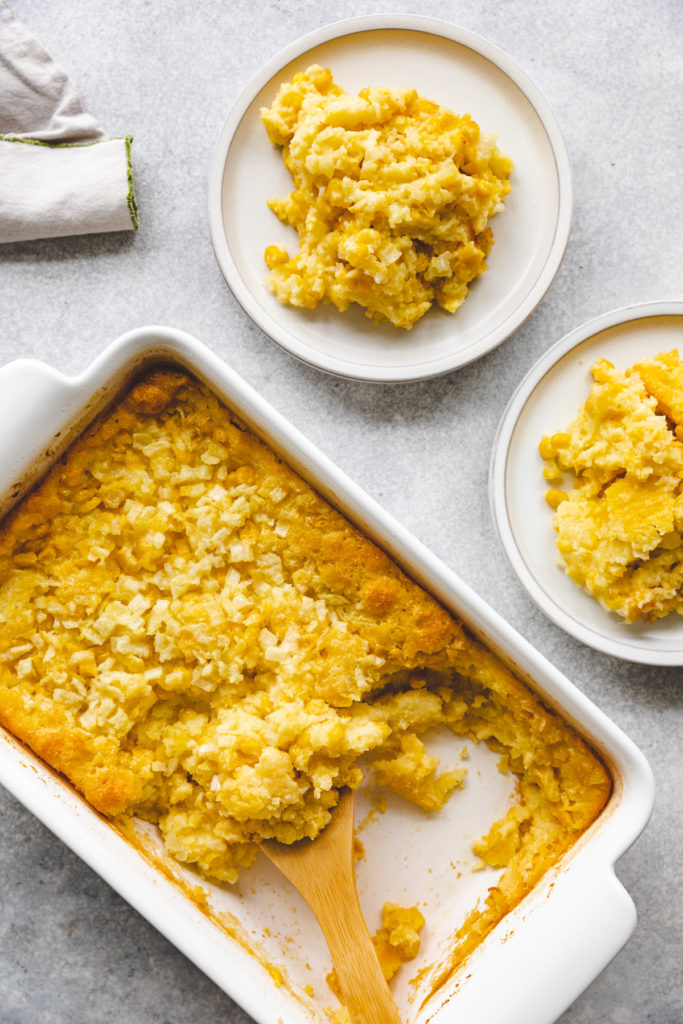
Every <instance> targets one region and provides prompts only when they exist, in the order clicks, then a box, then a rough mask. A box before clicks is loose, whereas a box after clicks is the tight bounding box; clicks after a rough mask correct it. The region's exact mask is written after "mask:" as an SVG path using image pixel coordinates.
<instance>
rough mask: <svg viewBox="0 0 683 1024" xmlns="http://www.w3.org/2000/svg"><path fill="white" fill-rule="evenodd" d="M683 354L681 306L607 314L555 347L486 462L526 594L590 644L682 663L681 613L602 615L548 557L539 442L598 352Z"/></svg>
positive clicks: (560, 421) (499, 522) (626, 358)
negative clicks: (633, 618) (640, 619)
mask: <svg viewBox="0 0 683 1024" xmlns="http://www.w3.org/2000/svg"><path fill="white" fill-rule="evenodd" d="M672 348H679V349H680V350H681V351H683V302H650V303H645V304H644V305H639V306H629V307H627V308H625V309H617V310H614V311H613V312H611V313H606V314H605V315H604V316H600V317H598V318H597V319H595V320H591V321H590V322H589V323H587V324H584V325H583V326H581V327H578V328H577V329H576V330H575V331H572V333H571V334H568V335H567V337H566V338H563V339H562V341H560V342H558V343H557V344H556V345H554V346H553V348H551V349H550V350H549V351H548V352H546V354H545V355H544V356H543V358H542V359H540V360H539V362H538V363H537V364H536V365H535V366H534V367H533V369H532V370H531V371H530V372H529V373H528V374H527V376H526V377H525V378H524V380H523V381H522V383H521V384H520V386H519V388H518V389H517V391H516V392H515V394H514V395H513V397H512V399H511V401H510V404H509V405H508V407H507V410H506V411H505V414H504V416H503V419H502V421H501V425H500V427H499V430H498V436H497V438H496V443H495V445H494V454H493V460H492V463H491V500H492V505H493V515H494V519H495V521H496V526H497V528H498V533H499V536H500V540H501V543H502V545H503V547H504V549H505V552H506V554H507V556H508V558H509V560H510V563H511V564H512V568H513V569H514V570H515V572H516V573H517V575H518V577H519V579H520V580H521V582H522V584H523V585H524V586H525V587H526V589H527V591H528V592H529V594H530V596H531V597H532V598H533V600H534V601H535V602H536V604H537V605H538V606H539V608H540V609H541V610H542V611H544V612H545V613H546V615H548V616H549V617H550V618H551V619H552V620H553V621H554V622H556V623H557V625H558V626H561V627H562V628H563V629H565V630H566V631H567V632H568V633H571V635H572V636H575V637H576V638H577V639H578V640H582V641H583V643H585V644H588V645H589V646H591V647H594V648H596V650H599V651H603V652H605V653H606V654H612V655H614V656H615V657H617V658H624V659H626V660H627V661H636V662H641V663H643V664H647V665H683V618H681V616H679V615H669V616H668V617H667V618H665V619H659V620H658V621H657V622H653V623H633V624H631V625H628V624H626V623H624V622H622V620H621V619H620V618H619V617H618V616H617V615H614V614H612V613H610V612H606V611H605V610H604V609H603V608H602V607H601V605H600V604H598V602H597V601H596V600H595V599H594V598H592V597H590V596H589V595H588V594H587V593H585V591H583V590H582V589H581V588H580V587H578V586H577V585H576V584H575V583H573V582H572V581H571V580H570V579H569V577H568V576H567V575H566V574H565V573H564V572H563V571H562V569H560V568H559V567H558V566H557V565H556V563H555V557H556V554H557V549H556V546H555V543H556V535H555V531H554V530H553V525H552V511H551V509H550V508H549V507H548V505H547V504H546V502H545V497H544V495H545V492H546V490H547V489H548V487H549V486H550V485H549V484H548V482H547V481H546V480H544V479H543V475H542V471H543V461H542V459H541V457H540V455H539V453H538V445H539V442H540V440H541V438H542V437H543V436H544V435H545V434H549V433H553V432H555V431H558V430H562V429H563V428H564V427H565V426H566V425H567V424H568V423H569V422H570V421H571V420H572V419H573V418H574V417H575V416H576V414H577V412H578V410H579V407H580V406H581V405H582V404H583V402H584V401H585V399H586V397H587V395H588V393H589V391H590V388H591V384H592V378H591V375H590V368H591V366H592V364H593V363H594V362H595V360H596V359H599V358H600V357H604V358H606V359H609V361H610V362H611V363H614V365H615V366H616V367H617V368H618V369H620V370H625V369H627V367H629V366H631V365H633V363H635V362H637V361H638V360H639V359H644V358H648V357H650V356H654V355H656V354H657V353H658V352H663V351H669V350H670V349H672Z"/></svg>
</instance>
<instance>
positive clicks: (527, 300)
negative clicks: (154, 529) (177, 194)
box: [209, 14, 571, 381]
mask: <svg viewBox="0 0 683 1024" xmlns="http://www.w3.org/2000/svg"><path fill="white" fill-rule="evenodd" d="M315 66H320V71H318V72H316V71H314V70H313V71H311V73H310V74H308V75H306V69H311V68H312V67H313V68H315ZM322 69H329V72H328V71H323V70H322ZM295 75H300V76H301V75H303V78H304V79H305V78H306V77H308V78H309V80H312V81H313V82H315V80H316V79H317V80H318V82H321V81H323V80H325V79H326V78H327V77H328V75H329V76H333V77H334V81H335V82H338V83H339V85H340V86H341V87H343V90H344V92H345V93H349V94H351V95H349V96H348V106H343V105H342V107H341V109H337V108H335V109H334V110H333V111H332V112H331V114H330V116H329V118H328V120H326V121H325V123H324V125H323V123H322V121H321V118H322V117H323V114H324V112H323V110H322V107H320V106H319V105H318V101H315V102H312V101H313V100H314V96H315V93H316V92H317V89H316V88H314V89H311V90H309V89H308V88H304V90H303V93H306V94H307V96H308V98H307V100H304V101H303V102H302V89H301V86H302V77H299V78H296V79H295V82H294V84H293V85H291V84H290V85H286V83H290V82H291V80H292V79H293V78H294V76H295ZM309 84H310V81H309ZM281 87H284V96H282V95H281V97H280V98H281V103H280V102H277V101H276V96H277V95H278V92H279V90H280V89H281ZM323 88H324V90H325V93H326V94H327V92H328V87H327V86H324V87H323ZM368 89H369V90H371V92H370V93H369V94H366V93H365V92H364V91H365V90H368ZM373 90H374V91H373ZM361 91H363V95H364V96H365V97H366V99H365V101H364V100H363V99H362V97H361V98H359V97H358V96H357V94H358V93H359V92H361ZM413 93H416V94H419V97H425V98H426V99H425V100H424V101H423V100H416V101H411V100H409V101H408V109H407V111H406V112H404V111H403V101H402V100H401V97H405V96H406V95H412V94H413ZM390 95H391V97H393V98H391V99H390V98H389V97H390ZM368 96H369V97H370V98H368ZM373 97H374V98H373ZM379 97H382V99H379ZM274 101H276V102H274ZM340 102H341V101H340ZM415 102H416V104H417V107H421V108H424V107H425V106H426V108H427V110H428V111H430V110H431V111H432V114H433V111H434V109H435V108H436V106H437V105H438V107H440V108H443V109H442V110H441V112H440V113H439V115H438V117H433V116H432V114H429V115H428V116H427V117H426V118H425V117H424V114H425V110H424V109H421V113H419V115H418V114H415V116H413V114H411V111H412V110H413V106H414V105H415ZM365 103H367V110H364V109H363V108H364V104H365ZM411 104H413V105H412V106H411ZM271 105H272V106H271ZM394 106H396V108H397V110H396V112H395V114H391V113H390V111H391V109H392V108H393V107H394ZM280 107H283V108H284V118H283V123H284V125H286V127H287V128H288V129H289V130H290V131H284V132H283V131H282V130H281V129H279V128H278V127H277V125H276V122H277V121H278V120H279V119H280V118H279V114H276V111H275V108H278V109H279V108H280ZM309 107H310V109H309ZM267 108H271V109H270V111H268V110H267ZM300 108H301V111H300V112H301V113H302V117H301V126H300V129H299V130H297V134H296V144H295V145H294V147H292V146H291V145H290V144H289V142H291V139H290V140H289V141H288V138H289V134H290V132H291V131H294V124H295V122H296V117H295V116H294V115H295V112H297V111H299V110H300ZM384 108H387V109H384ZM378 110H380V111H383V113H382V115H381V116H378ZM451 111H452V112H453V113H449V112H451ZM264 112H265V113H264ZM306 112H308V114H310V115H311V117H310V118H309V123H312V124H313V125H314V131H313V133H311V131H307V130H305V126H304V122H305V121H306V118H305V117H304V114H305V113H306ZM262 116H264V117H265V123H266V124H267V125H268V126H269V135H270V137H271V138H272V139H273V141H276V142H277V143H278V145H279V146H280V147H282V146H284V147H285V148H284V149H283V150H280V149H278V146H276V145H273V144H272V142H271V141H269V136H268V135H267V134H266V129H265V127H264V123H263V122H262ZM439 118H440V119H441V121H440V127H438V130H437V129H436V127H435V125H434V123H432V122H435V121H438V120H439ZM456 121H459V122H460V128H459V129H458V131H457V132H456V131H455V130H454V124H455V122H456ZM406 122H409V124H408V125H406ZM425 122H426V123H425ZM340 126H347V127H349V128H352V130H350V131H349V132H348V137H347V138H346V139H344V138H343V137H340V133H339V131H338V129H339V128H340ZM364 128H367V131H363V130H359V129H364ZM463 129H464V131H463ZM474 129H476V132H474V134H473V136H472V144H469V143H468V145H467V152H468V154H469V156H468V158H467V159H466V160H463V158H462V154H463V152H464V150H465V148H466V147H465V143H464V139H465V137H466V136H467V135H468V133H469V132H470V131H471V130H472V131H473V130H474ZM479 129H481V146H479V144H478V143H474V139H475V138H478V135H479ZM311 135H312V136H313V139H316V140H317V141H316V142H315V147H314V148H315V151H314V152H310V153H309V152H308V150H307V149H306V140H307V139H308V142H309V144H311V145H312V144H313V139H312V138H311ZM420 136H423V137H422V138H420ZM493 137H496V138H497V146H498V147H499V149H500V150H501V151H502V153H504V154H507V155H508V156H509V158H510V159H508V157H507V156H505V157H503V156H501V154H498V156H497V157H496V158H495V159H492V156H493V153H494V152H495V149H496V147H495V146H494V145H493V141H492V140H493ZM454 138H455V139H456V140H457V141H456V142H455V143H454V142H453V140H454ZM416 139H417V142H416ZM364 147H366V148H365V149H364ZM360 151H363V152H364V155H362V156H361V154H360ZM281 153H282V155H281ZM477 154H478V155H477ZM283 155H284V157H285V162H286V164H287V166H285V162H283V159H282V156H283ZM510 160H511V161H512V163H513V164H514V172H513V173H512V175H511V178H510V194H509V195H507V194H506V193H507V190H508V185H507V174H508V173H509V168H510ZM334 161H337V164H336V166H335V165H334ZM359 162H360V164H361V165H362V166H358V165H359ZM287 168H289V170H288V169H287ZM297 168H298V170H297ZM477 168H479V170H477ZM496 168H497V173H494V172H496ZM290 170H291V171H292V173H293V174H294V176H295V181H294V191H293V192H292V185H293V181H292V178H291V176H290V173H289V171H290ZM460 171H462V172H463V173H462V175H461V174H460ZM484 171H485V172H486V173H485V176H484V177H483V178H481V179H479V178H478V177H477V175H478V174H479V173H480V172H482V173H483V172H484ZM454 176H455V177H456V179H457V180H456V181H455V182H453V177H454ZM499 177H500V178H501V179H503V180H498V178H499ZM357 179H358V180H357ZM501 189H502V191H501ZM463 190H464V191H463ZM290 192H291V196H290V198H289V200H288V201H285V199H286V197H287V196H288V194H289V193H290ZM503 195H504V196H505V208H504V209H501V204H500V202H499V201H498V200H499V199H500V198H501V197H502V196H503ZM313 197H315V206H311V205H310V201H311V200H312V199H313ZM487 197H488V198H487ZM435 202H436V203H437V206H438V205H439V204H441V205H442V206H443V210H442V211H441V214H440V216H439V217H437V218H436V220H435V219H434V211H433V209H432V208H433V206H434V203H435ZM269 203H270V206H269ZM487 209H489V210H500V212H497V213H496V215H495V217H493V219H492V221H491V228H492V230H493V234H494V236H495V244H494V245H493V249H492V250H491V252H490V256H487V258H486V262H487V264H488V268H489V269H488V270H487V271H486V273H483V274H482V275H481V276H479V270H480V269H481V263H480V260H481V259H482V258H483V253H484V251H485V252H486V253H488V252H489V250H490V243H491V239H490V238H489V234H490V232H488V231H485V230H484V228H485V224H486V220H487V217H486V214H485V211H486V210H487ZM274 211H276V212H277V216H276V212H274ZM370 211H373V213H372V216H371V215H370ZM463 211H466V212H467V218H466V220H467V221H468V223H467V224H465V223H460V224H459V226H458V227H457V228H455V227H454V223H453V222H454V221H458V220H462V214H463ZM570 219H571V176H570V169H569V160H568V157H567V152H566V149H565V145H564V142H563V139H562V135H561V132H560V129H559V126H558V124H557V121H556V119H555V116H554V114H553V112H552V110H551V109H550V107H549V105H548V103H547V102H546V100H545V99H544V97H543V95H542V94H541V92H540V90H539V89H538V88H537V86H536V85H535V84H534V83H533V82H532V81H531V79H530V78H529V77H528V76H527V75H526V73H525V72H524V71H523V70H522V69H521V68H520V67H518V66H517V64H515V62H514V61H513V60H512V59H511V58H510V57H509V56H508V55H507V54H505V53H504V52H503V51H502V50H500V49H499V48H498V47H496V46H494V45H493V44H492V43H490V42H488V41H487V40H485V39H482V38H481V36H478V35H476V34H475V33H473V32H468V31H467V30H465V29H462V28H459V27H456V26H454V25H449V24H447V23H446V22H442V21H439V20H437V19H434V18H424V17H419V16H417V15H401V14H388V15H373V16H370V17H361V18H351V19H349V20H347V21H342V22H339V23H336V24H332V25H326V26H324V27H323V28H320V29H318V30H316V31H315V32H311V33H310V34H308V35H306V36H304V37H303V38H302V39H299V40H297V41H296V42H294V43H292V44H291V45H289V46H288V47H287V48H286V49H284V50H283V51H282V52H281V53H280V54H278V55H276V56H275V57H274V58H273V59H272V60H271V61H269V63H268V64H267V65H266V66H265V67H264V68H262V69H261V70H260V71H259V72H258V73H257V75H255V76H254V78H253V79H252V80H251V82H249V83H248V84H247V86H246V87H245V89H244V92H243V93H242V95H241V96H240V97H239V99H238V100H237V102H236V103H235V106H234V107H233V109H232V110H231V112H230V113H229V115H228V117H227V120H226V122H225V124H224V126H223V128H222V130H221V133H220V137H219V139H218V142H217V145H216V150H215V153H214V157H213V162H212V166H211V172H210V182H209V226H210V229H211V241H212V244H213V248H214V252H215V254H216V259H217V261H218V264H219V266H220V268H221V271H222V273H223V275H224V277H225V279H226V281H227V283H228V285H229V286H230V288H231V290H232V292H233V294H234V295H235V298H236V299H237V301H238V302H239V304H240V305H241V306H242V308H243V309H244V311H245V312H246V313H247V314H248V315H249V316H250V317H251V319H252V320H253V321H254V322H255V323H256V324H257V325H258V326H259V327H260V328H261V329H262V330H263V331H264V332H265V333H266V334H267V335H268V336H269V337H270V338H271V339H272V340H273V341H275V342H276V343H277V344H278V345H280V346H281V347H282V348H284V349H286V350H287V351H288V352H290V353H291V354H293V355H295V356H297V358H299V359H301V360H303V361H304V362H306V363H308V364H310V365H312V366H317V367H318V368H320V369H322V370H325V371H327V372H329V373H334V374H338V375H340V376H343V377H350V378H356V379H360V380H374V381H401V380H421V379H424V378H428V377H433V376H437V375H438V374H443V373H446V372H448V371H450V370H453V369H454V368H456V367H458V366H464V365H465V364H466V363H469V362H471V361H472V360H474V359H478V358H479V357H480V356H482V355H483V354H484V353H485V352H488V351H490V350H491V349H492V348H494V347H495V346H496V345H499V344H500V343H501V342H503V341H504V340H505V339H506V338H508V337H509V336H510V334H512V332H513V331H514V330H516V329H517V327H519V325H520V324H521V323H523V322H524V320H525V319H526V318H527V317H528V316H529V315H530V314H531V313H532V312H533V310H534V309H535V308H536V306H537V305H538V303H539V302H540V301H541V299H542V298H543V296H544V294H545V292H546V291H547V289H548V288H549V286H550V284H551V282H552V280H553V278H554V276H555V274H556V273H557V270H558V268H559V266H560V263H561V261H562V257H563V255H564V251H565V247H566V244H567V239H568V236H569V225H570ZM354 221H356V222H357V225H358V226H360V227H362V228H363V229H364V230H360V231H356V232H355V233H354V232H353V222H354ZM428 221H429V222H431V226H428V224H427V222H428ZM294 224H297V225H298V228H297V230H299V231H302V232H304V234H305V235H306V236H307V239H308V240H307V242H306V244H305V245H303V246H302V251H301V254H300V258H295V257H294V256H293V255H292V259H291V260H286V254H287V253H289V254H294V253H296V251H297V249H298V248H299V239H298V237H297V230H295V229H294V226H293V225H294ZM306 225H308V226H307V227H306V228H305V226H306ZM388 225H390V229H389V226H388ZM323 227H325V239H324V242H321V232H322V229H323ZM330 228H332V230H330ZM368 228H369V229H370V230H368ZM304 229H305V230H304ZM425 232H426V233H425ZM463 232H468V233H469V236H467V235H466V234H463ZM477 238H478V244H476V245H474V242H475V239H477ZM410 239H413V241H414V244H412V242H411V244H409V245H408V246H407V249H408V251H407V252H406V251H405V248H406V244H407V243H408V241H409V240H410ZM302 241H303V239H302ZM456 242H466V243H467V244H466V245H465V248H464V251H463V253H460V252H459V250H458V249H457V246H456V245H455V243H456ZM330 246H331V247H332V248H333V251H332V252H328V253H327V257H326V258H325V259H322V257H321V253H323V251H324V250H326V249H327V248H328V247H330ZM473 246H474V247H473ZM401 247H403V250H402V248H401ZM444 247H445V248H444ZM368 249H372V252H373V254H374V256H375V257H378V258H377V259H373V258H369V257H368ZM413 250H415V251H413ZM446 250H447V251H446ZM264 253H266V254H267V255H266V258H265V259H264ZM428 253H431V255H432V257H433V258H432V259H430V260H429V264H430V265H429V269H427V268H426V266H425V267H422V268H421V270H420V273H419V274H418V275H417V276H416V275H415V274H414V273H412V271H411V270H410V269H409V268H410V266H411V258H412V259H413V260H414V261H418V262H419V261H420V260H422V261H424V260H425V259H426V258H427V254H428ZM409 256H410V258H409ZM461 257H463V258H462V259H461ZM444 261H445V262H446V263H449V262H451V261H454V263H455V264H456V265H457V266H459V267H460V271H459V274H458V275H456V280H455V281H454V280H451V281H450V282H449V283H447V284H446V285H443V286H440V287H439V288H437V292H442V291H444V290H445V291H446V292H448V291H449V290H450V289H451V288H452V286H453V285H454V284H457V277H458V276H462V271H463V270H464V264H467V263H472V262H474V265H475V266H478V267H479V270H478V271H477V273H476V275H475V271H474V270H472V271H471V273H469V274H465V275H464V277H465V278H466V279H467V280H468V281H469V280H471V278H472V277H473V276H476V280H475V281H474V282H473V283H472V287H471V290H470V293H469V295H468V297H467V299H466V300H465V301H464V303H463V304H462V306H460V308H458V310H457V312H456V313H447V312H445V311H444V310H445V309H448V308H454V302H453V301H452V299H453V297H454V296H453V295H451V297H450V299H449V298H448V297H447V296H446V295H442V304H443V306H444V309H438V308H434V309H432V310H431V311H430V312H429V313H427V314H426V315H425V316H423V317H422V318H421V319H419V321H418V322H417V323H415V325H414V326H413V327H412V329H411V330H410V331H406V330H403V329H402V328H401V327H396V326H394V325H393V324H392V323H388V322H384V323H374V322H371V320H369V319H368V317H367V316H365V315H364V313H363V309H362V308H361V305H359V303H362V305H366V306H367V305H368V301H369V300H368V291H370V292H374V291H375V286H376V285H377V286H378V285H379V283H380V282H381V281H384V282H385V283H384V286H383V287H378V291H379V292H380V293H381V292H382V291H383V290H384V292H386V293H387V294H385V295H384V298H383V300H382V301H379V300H377V296H376V295H375V296H374V300H373V301H370V306H371V309H373V310H374V312H375V313H382V310H383V311H384V312H383V313H382V316H381V318H383V319H384V320H385V321H386V320H387V319H388V318H389V309H390V308H391V307H393V306H395V305H396V303H395V301H394V299H395V298H396V294H397V292H399V293H400V292H405V293H406V294H407V295H408V296H409V297H410V301H409V303H408V305H415V302H414V300H415V296H416V293H417V294H418V295H419V296H420V297H421V299H422V300H425V296H426V295H428V293H429V292H430V290H431V287H430V282H432V281H440V280H442V274H443V273H444V272H445V271H444V269H443V267H441V266H440V264H441V263H442V262H444ZM267 263H268V265H270V273H269V269H268V265H267ZM295 264H296V265H297V266H296V267H295ZM364 268H365V269H366V270H367V273H365V274H364V273H363V271H364ZM397 268H402V270H403V272H405V275H406V277H405V280H404V277H403V274H399V273H398V270H397ZM326 277H328V278H329V279H330V280H328V284H327V287H326V288H325V289H322V284H321V282H322V281H323V279H324V278H326ZM446 280H447V281H448V278H446ZM268 281H270V288H269V284H268ZM401 282H403V283H401ZM350 283H351V284H352V286H351V287H349V284H350ZM271 288H274V289H275V291H276V292H278V293H279V294H280V295H281V296H285V295H286V296H289V300H288V304H285V305H283V304H282V303H281V302H280V300H279V299H278V298H277V297H276V294H274V293H273V291H272V290H271ZM321 289H322V290H323V291H325V297H326V298H327V299H329V298H330V297H334V298H333V301H334V302H335V303H336V305H337V306H341V307H344V306H346V305H348V303H349V302H351V305H349V306H348V308H346V309H345V311H344V312H343V313H342V312H339V310H338V309H336V308H335V307H334V305H332V304H331V303H330V302H329V301H328V302H325V303H323V302H320V303H319V304H317V307H316V308H304V307H311V306H312V305H313V306H315V305H316V302H315V301H313V299H314V298H321V297H322V292H321ZM456 291H457V289H456ZM388 298H389V301H387V299H388ZM292 299H294V301H295V305H292V304H291V300H292ZM398 305H399V306H403V305H405V303H403V302H399V303H398ZM404 312H405V310H404ZM399 322H400V317H399ZM409 322H410V318H409V319H408V321H407V322H404V326H407V325H408V323H409Z"/></svg>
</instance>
